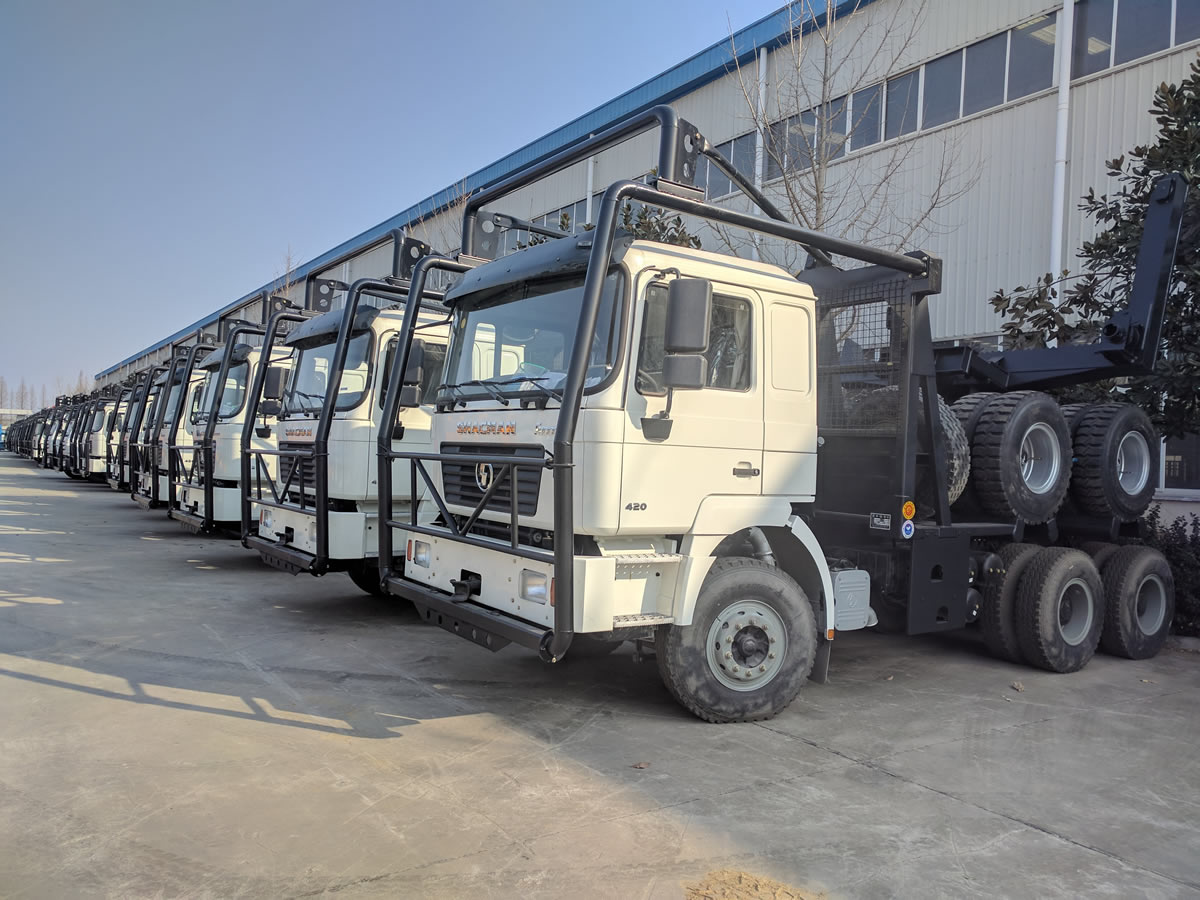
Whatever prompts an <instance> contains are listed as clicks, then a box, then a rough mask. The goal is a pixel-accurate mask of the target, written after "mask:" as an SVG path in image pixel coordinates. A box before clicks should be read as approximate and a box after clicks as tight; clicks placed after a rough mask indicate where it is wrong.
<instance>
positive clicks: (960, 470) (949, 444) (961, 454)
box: [917, 395, 971, 508]
mask: <svg viewBox="0 0 1200 900" xmlns="http://www.w3.org/2000/svg"><path fill="white" fill-rule="evenodd" d="M937 399H938V420H939V421H940V422H941V426H942V435H943V436H944V437H945V441H946V496H947V498H948V499H949V501H950V503H951V504H953V503H955V502H956V501H957V500H958V498H959V497H961V496H962V495H963V491H965V490H966V489H967V482H968V481H970V478H971V444H970V442H969V441H968V440H967V433H966V431H965V430H963V426H962V423H961V422H960V421H959V418H958V416H957V415H956V414H955V412H954V410H953V409H952V408H951V407H950V405H949V404H948V403H946V401H945V400H943V399H942V398H941V396H940V395H939V396H938V398H937ZM924 418H925V417H924V416H922V417H921V419H922V421H924ZM931 475H932V473H931V471H930V470H929V469H928V468H926V467H922V469H918V472H917V501H918V502H919V503H923V504H925V505H927V506H929V507H930V508H932V507H933V506H934V504H935V496H934V487H933V485H932V484H931V480H932V479H931Z"/></svg>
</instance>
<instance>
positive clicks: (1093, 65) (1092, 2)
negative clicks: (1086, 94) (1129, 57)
mask: <svg viewBox="0 0 1200 900" xmlns="http://www.w3.org/2000/svg"><path fill="white" fill-rule="evenodd" d="M1112 17H1113V0H1080V2H1078V3H1076V4H1075V24H1074V26H1073V27H1074V29H1075V40H1074V44H1075V46H1074V47H1073V48H1072V50H1071V77H1072V78H1082V77H1083V76H1084V75H1091V74H1092V73H1093V72H1099V71H1101V70H1103V69H1107V68H1108V66H1109V61H1110V58H1111V55H1112Z"/></svg>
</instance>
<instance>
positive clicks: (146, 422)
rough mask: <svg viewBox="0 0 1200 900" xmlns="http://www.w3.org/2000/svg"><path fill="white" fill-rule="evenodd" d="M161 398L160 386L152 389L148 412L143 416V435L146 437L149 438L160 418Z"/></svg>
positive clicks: (147, 407)
mask: <svg viewBox="0 0 1200 900" xmlns="http://www.w3.org/2000/svg"><path fill="white" fill-rule="evenodd" d="M159 396H160V389H159V386H158V385H155V386H154V387H152V388H151V389H150V397H149V402H148V404H147V406H146V412H145V413H143V414H142V434H144V435H146V436H149V434H150V430H151V429H152V428H153V427H154V419H155V418H156V417H157V416H158V398H159Z"/></svg>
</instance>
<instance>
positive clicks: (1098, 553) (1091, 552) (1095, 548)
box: [1079, 541, 1121, 578]
mask: <svg viewBox="0 0 1200 900" xmlns="http://www.w3.org/2000/svg"><path fill="white" fill-rule="evenodd" d="M1079 549H1080V550H1082V551H1083V552H1084V553H1086V554H1087V555H1088V556H1090V557H1091V558H1092V562H1093V563H1095V564H1096V568H1097V569H1099V570H1100V577H1101V578H1103V577H1104V567H1105V566H1106V565H1108V561H1109V560H1110V559H1112V557H1113V554H1114V553H1116V552H1117V551H1118V550H1120V549H1121V545H1120V544H1109V543H1107V542H1106V541H1086V542H1084V543H1083V544H1082V545H1080V547H1079Z"/></svg>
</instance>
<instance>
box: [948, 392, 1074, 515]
mask: <svg viewBox="0 0 1200 900" xmlns="http://www.w3.org/2000/svg"><path fill="white" fill-rule="evenodd" d="M971 468H972V472H973V475H974V477H973V479H972V484H973V486H974V488H975V496H976V497H977V498H978V500H979V503H980V505H981V506H982V507H983V509H984V511H985V512H987V513H989V514H991V515H993V516H996V517H998V518H1002V519H1008V518H1012V517H1016V518H1017V519H1020V520H1022V521H1024V522H1028V523H1030V524H1038V523H1040V522H1046V521H1048V520H1050V519H1051V518H1053V517H1054V514H1055V513H1056V512H1058V509H1059V507H1060V506H1062V503H1063V500H1064V499H1066V496H1067V489H1068V488H1069V487H1070V480H1071V435H1070V432H1069V430H1068V429H1067V422H1066V419H1064V418H1063V414H1062V411H1061V410H1060V409H1059V408H1058V404H1057V403H1055V402H1054V399H1053V398H1052V397H1049V396H1047V395H1046V394H1043V393H1040V392H1038V391H1018V392H1016V393H1013V394H1004V395H1002V396H1000V397H997V398H995V399H993V400H992V401H990V402H989V403H988V404H987V406H986V407H985V409H984V410H983V412H982V414H981V415H980V416H979V420H978V423H977V424H976V426H975V432H974V434H973V435H972V438H971Z"/></svg>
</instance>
